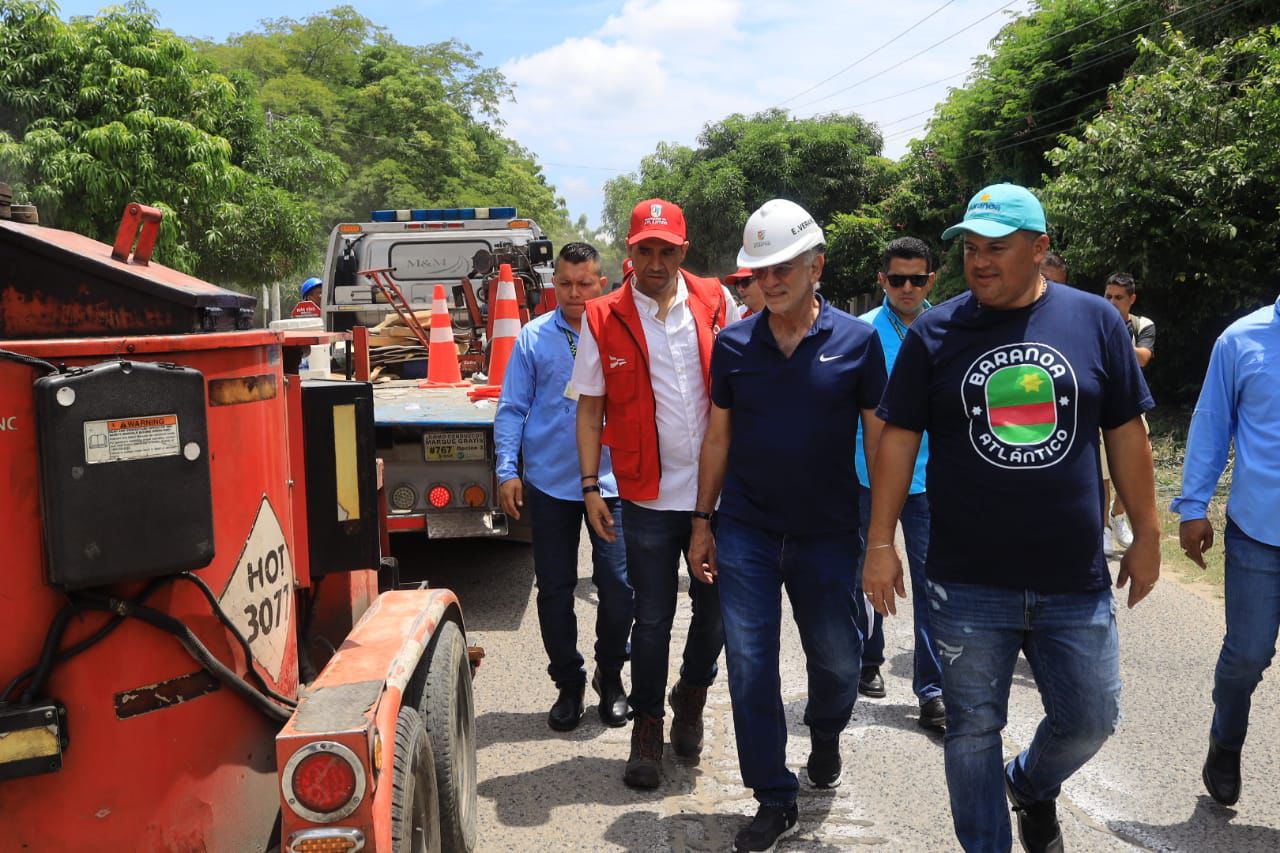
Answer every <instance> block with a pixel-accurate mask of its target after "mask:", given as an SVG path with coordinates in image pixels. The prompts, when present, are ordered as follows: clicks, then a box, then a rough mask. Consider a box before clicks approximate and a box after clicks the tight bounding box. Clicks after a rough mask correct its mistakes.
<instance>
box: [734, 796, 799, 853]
mask: <svg viewBox="0 0 1280 853" xmlns="http://www.w3.org/2000/svg"><path fill="white" fill-rule="evenodd" d="M798 819H799V813H798V812H797V811H796V805H795V803H792V804H791V805H789V806H787V807H786V808H783V807H781V806H761V807H760V808H759V809H757V810H756V816H755V817H754V818H752V819H751V823H750V824H749V825H747V826H746V827H744V828H743V829H742V831H740V832H739V833H738V835H737V837H736V838H734V839H733V850H734V853H768V851H770V850H772V849H773V848H774V847H775V846H776V845H777V843H778V839H780V838H786V837H787V836H788V835H790V834H791V833H793V832H795V831H796V822H797V820H798Z"/></svg>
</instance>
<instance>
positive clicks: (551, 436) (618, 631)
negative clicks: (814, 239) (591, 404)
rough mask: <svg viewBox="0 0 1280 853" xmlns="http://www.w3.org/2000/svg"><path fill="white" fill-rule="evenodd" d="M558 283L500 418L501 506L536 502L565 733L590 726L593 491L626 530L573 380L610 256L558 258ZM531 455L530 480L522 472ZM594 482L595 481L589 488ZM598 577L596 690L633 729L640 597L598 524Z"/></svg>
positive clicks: (556, 719) (517, 361)
mask: <svg viewBox="0 0 1280 853" xmlns="http://www.w3.org/2000/svg"><path fill="white" fill-rule="evenodd" d="M552 281H553V283H554V284H555V288H556V301H557V303H558V307H557V308H556V310H555V311H552V312H551V313H549V314H543V315H542V316H541V317H538V318H537V319H535V320H533V321H531V322H530V323H528V324H527V325H526V326H525V327H524V328H522V329H521V330H520V334H519V335H518V336H517V337H516V343H515V348H514V349H513V350H512V353H511V361H510V363H509V364H508V365H507V371H506V375H505V377H504V379H503V384H502V396H501V397H500V398H499V400H498V411H497V414H496V416H495V417H494V421H493V438H494V444H495V445H496V448H497V456H498V465H497V476H498V502H499V504H500V505H501V507H502V510H503V511H504V512H506V513H507V514H508V515H510V516H512V517H513V518H519V517H520V511H521V508H522V507H523V506H524V505H525V502H526V501H527V502H528V505H529V512H530V514H531V516H532V522H533V568H534V574H535V575H536V576H537V581H538V624H539V627H540V629H541V631H542V643H543V646H545V647H546V650H547V657H548V658H549V659H550V664H549V665H548V667H547V673H548V674H549V675H550V676H551V679H552V680H553V681H554V682H555V684H556V688H557V689H558V690H559V696H558V698H557V699H556V701H555V704H554V705H552V707H551V711H550V713H549V714H548V716H547V725H549V726H550V727H551V728H552V729H555V730H556V731H570V730H571V729H574V728H576V727H577V725H578V721H579V720H581V719H582V699H583V694H584V693H585V692H586V680H587V674H586V670H585V669H583V659H582V655H581V654H580V653H579V652H578V623H577V619H576V618H575V617H574V614H573V598H574V589H575V588H576V586H577V584H578V540H579V538H580V536H581V531H582V521H583V518H584V504H583V493H584V489H594V488H599V491H600V495H601V497H603V498H604V499H605V503H606V505H607V506H608V507H609V509H610V510H611V511H612V513H613V521H614V529H615V530H616V531H619V532H621V530H622V510H621V505H620V503H619V500H618V489H617V485H616V483H615V482H614V478H613V474H612V471H611V469H610V467H609V451H608V450H607V449H606V450H604V451H603V452H602V455H601V458H600V476H599V478H594V477H593V478H583V477H582V476H581V471H580V469H579V467H578V449H577V440H576V437H575V431H574V430H575V423H576V420H577V412H578V394H577V392H576V391H574V389H573V386H572V383H571V382H570V376H571V375H572V373H573V360H574V358H575V357H576V356H577V352H578V335H579V332H580V331H581V329H582V315H583V312H584V310H585V308H586V303H587V300H588V299H592V298H594V297H596V296H599V295H600V294H601V293H603V292H604V288H605V286H606V284H607V283H608V279H606V278H605V277H604V276H602V275H601V274H600V255H599V253H598V252H597V251H596V250H595V248H594V247H592V246H590V245H588V244H586V243H566V244H565V246H564V247H563V248H562V249H561V250H560V255H559V257H557V258H556V269H555V274H554V275H553V277H552ZM521 455H523V458H524V477H523V478H521V476H520V473H519V471H518V470H517V460H518V459H519V458H520V456H521ZM584 479H589V480H590V482H584ZM587 535H588V536H589V537H590V538H591V551H592V568H593V571H592V577H591V579H592V580H593V581H594V582H595V585H596V589H597V591H598V592H599V596H600V606H599V609H598V611H597V613H596V648H595V651H596V672H595V676H594V677H593V678H592V681H591V685H592V687H594V688H595V690H596V692H597V693H599V694H600V705H599V711H600V720H601V721H602V722H603V723H604V724H605V725H607V726H613V727H617V726H623V725H626V722H627V694H626V691H625V690H624V689H623V686H622V665H623V663H625V662H626V660H627V657H628V654H629V647H628V644H629V638H630V635H631V620H632V615H633V600H634V594H633V592H632V589H631V584H630V583H629V581H628V579H627V564H626V552H625V550H624V549H623V546H622V538H621V537H618V538H617V539H616V541H614V542H609V541H606V540H605V539H603V538H601V537H600V536H598V535H597V534H596V533H595V532H594V531H593V530H592V529H591V527H590V526H588V527H587Z"/></svg>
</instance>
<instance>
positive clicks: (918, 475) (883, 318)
mask: <svg viewBox="0 0 1280 853" xmlns="http://www.w3.org/2000/svg"><path fill="white" fill-rule="evenodd" d="M924 307H925V309H926V310H927V309H929V308H930V307H931V306H930V305H929V301H928V300H925V303H924ZM858 319H859V320H866V321H867V322H868V323H870V324H871V325H872V327H873V328H874V329H875V330H876V334H878V335H879V336H880V348H881V349H882V350H884V369H885V372H886V373H892V372H893V363H894V362H895V361H897V360H898V351H899V350H901V349H902V341H903V339H904V338H906V336H907V327H906V326H904V325H902V321H901V320H899V319H898V316H897V315H896V314H894V313H893V309H892V308H891V307H889V299H888V297H886V298H885V301H884V303H883V304H882V305H881V306H880V307H879V308H872V309H871V310H870V311H868V312H867V313H865V314H863V315H862V316H860V317H859V318H858ZM926 390H927V389H924V388H921V389H920V393H921V394H923V393H925V392H926ZM928 463H929V434H928V433H927V432H926V433H924V434H922V435H921V436H920V452H919V453H918V454H917V455H916V469H915V471H914V472H912V474H911V489H910V491H909V492H908V494H912V495H922V494H924V492H925V488H924V471H925V466H926V465H928ZM856 464H857V466H858V483H860V484H861V485H862V487H863V488H864V489H869V488H871V475H870V472H868V471H867V456H866V453H865V451H863V449H862V420H861V419H859V420H858V457H857V460H856Z"/></svg>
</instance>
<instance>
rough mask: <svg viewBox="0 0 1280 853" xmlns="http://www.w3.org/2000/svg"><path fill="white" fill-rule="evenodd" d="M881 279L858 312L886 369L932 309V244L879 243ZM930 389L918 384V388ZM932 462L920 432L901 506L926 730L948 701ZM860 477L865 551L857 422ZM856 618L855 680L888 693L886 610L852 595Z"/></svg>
mask: <svg viewBox="0 0 1280 853" xmlns="http://www.w3.org/2000/svg"><path fill="white" fill-rule="evenodd" d="M881 266H882V268H881V271H880V276H879V281H880V288H881V289H882V290H883V291H884V303H883V304H882V305H881V306H880V307H879V308H875V309H872V310H871V311H868V312H867V313H866V314H863V315H862V317H861V319H863V320H866V321H867V322H868V323H870V324H871V325H872V327H873V328H874V329H875V330H876V333H877V334H878V335H879V336H880V346H881V349H883V350H884V363H885V368H886V369H887V370H889V371H892V370H893V363H894V361H896V360H897V358H898V351H899V350H900V349H902V342H903V340H904V339H906V336H907V328H908V327H909V326H910V325H911V322H912V321H913V320H915V318H916V317H918V316H920V314H921V313H923V312H924V311H925V310H926V309H928V308H929V300H928V296H929V291H930V290H932V289H933V277H934V273H933V254H932V253H931V252H930V251H929V245H928V244H927V243H925V242H924V241H923V240H919V239H917V238H915V237H899V238H898V239H897V240H894V241H893V242H892V243H890V244H889V245H888V246H887V247H886V248H885V250H884V259H883V262H882V265H881ZM926 390H927V389H924V388H921V389H920V393H922V394H923V393H925V391H926ZM928 461H929V436H928V435H923V436H922V437H921V439H920V452H919V454H918V455H917V456H916V467H915V472H914V473H913V474H912V477H911V489H910V493H909V494H908V495H907V500H906V503H904V504H903V506H902V515H901V516H900V519H899V520H900V521H901V522H902V535H903V538H904V539H905V542H906V546H907V565H908V566H910V569H911V589H912V596H911V600H912V612H913V616H914V620H915V666H914V674H913V676H912V683H911V686H912V690H914V692H915V694H916V698H917V699H919V700H920V717H919V723H920V725H921V726H922V727H924V728H927V729H936V730H939V731H941V730H942V729H943V728H944V727H945V725H946V719H947V712H946V706H945V705H944V704H943V701H942V670H941V665H940V664H939V662H938V652H937V650H936V649H935V648H934V645H933V637H932V633H931V632H930V630H929V601H928V598H927V597H926V596H925V595H924V583H925V580H924V564H925V556H926V554H927V552H928V549H929V498H928V495H926V494H925V465H926V464H927V462H928ZM857 466H858V483H859V485H860V486H861V487H862V488H861V492H862V494H861V496H860V499H859V500H858V511H859V515H860V516H861V518H860V519H859V521H860V527H859V530H860V533H861V536H862V542H863V551H862V553H863V555H864V556H865V554H866V540H867V526H868V522H869V521H870V518H871V491H870V488H871V479H870V476H869V474H868V472H867V458H866V456H865V455H864V453H863V450H862V426H861V424H859V426H858V456H857ZM856 586H857V588H858V589H861V588H862V565H861V560H860V561H859V565H858V578H857V583H856ZM857 604H858V625H859V629H860V630H861V631H862V632H863V635H864V636H865V637H866V641H865V642H864V643H863V645H862V675H861V677H860V678H859V679H858V691H859V692H860V693H861V694H862V695H863V696H868V697H871V698H873V699H878V698H881V697H883V696H884V695H885V687H884V678H883V677H882V676H881V675H880V667H881V665H882V664H883V663H884V617H883V616H881V615H880V614H879V613H876V612H875V611H874V610H872V609H871V608H869V607H867V600H866V598H865V597H864V596H862V595H858V596H857Z"/></svg>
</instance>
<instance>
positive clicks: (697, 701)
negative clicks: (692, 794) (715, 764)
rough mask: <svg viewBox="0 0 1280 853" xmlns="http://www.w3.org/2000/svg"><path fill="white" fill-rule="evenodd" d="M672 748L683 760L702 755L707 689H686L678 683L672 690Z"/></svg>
mask: <svg viewBox="0 0 1280 853" xmlns="http://www.w3.org/2000/svg"><path fill="white" fill-rule="evenodd" d="M668 698H669V699H670V701H671V748H672V749H674V750H675V751H676V755H678V756H680V757H681V758H697V757H698V756H699V755H701V754H702V707H703V706H704V705H706V704H707V688H705V687H686V686H685V685H684V682H676V686H675V687H673V688H671V696H670V697H668Z"/></svg>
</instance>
